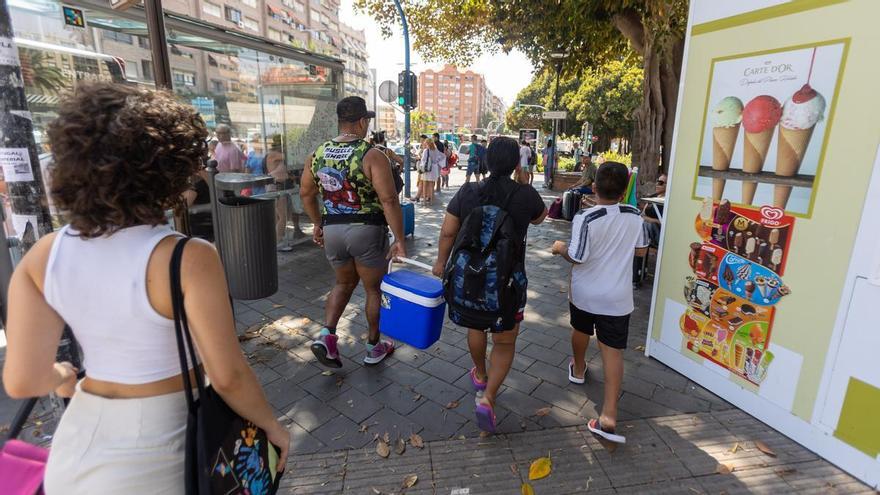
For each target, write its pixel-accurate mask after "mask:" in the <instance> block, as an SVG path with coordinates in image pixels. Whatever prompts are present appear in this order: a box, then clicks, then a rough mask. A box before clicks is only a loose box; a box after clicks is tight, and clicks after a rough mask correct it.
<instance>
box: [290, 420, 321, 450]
mask: <svg viewBox="0 0 880 495" xmlns="http://www.w3.org/2000/svg"><path fill="white" fill-rule="evenodd" d="M284 426H285V427H286V428H287V429H288V430H289V431H290V453H291V455H297V454H311V453H313V452H317V451H319V450H321V449H322V448H324V447H325V445H324V444H323V443H321V441H320V440H318V439H317V438H315V437H313V436H312V435H311V434H310V433H309V432H308V431H306V430H305V428H303V427H302V426H300V425H298V424H296V423H294V422H292V421H290V420H288V421H287V423H286V424H285V425H284Z"/></svg>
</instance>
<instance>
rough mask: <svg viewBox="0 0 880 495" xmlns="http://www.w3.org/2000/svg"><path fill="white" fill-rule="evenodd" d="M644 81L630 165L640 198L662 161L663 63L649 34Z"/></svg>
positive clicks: (645, 44) (664, 115)
mask: <svg viewBox="0 0 880 495" xmlns="http://www.w3.org/2000/svg"><path fill="white" fill-rule="evenodd" d="M644 47H645V50H644V55H643V56H642V59H643V61H644V63H643V68H644V80H643V82H642V104H641V105H639V108H638V109H637V110H636V111H635V117H636V126H635V127H636V128H635V139H634V140H633V141H634V143H633V160H632V162H633V166H637V167H639V175H638V187H639V195H640V196H641V195H642V194H643V193H644V192H646V191H647V190H648V189H649V188H650V184H651V183H653V182H654V181H655V180H656V179H657V175H658V170H659V167H660V163H661V161H662V159H663V157H662V154H661V148H662V145H663V129H664V121H665V118H666V106H665V99H664V98H663V86H662V84H661V79H660V74H661V72H663V69H662V68H661V67H660V66H661V65H662V63H663V60H662V59H661V57H660V54H659V53H658V51H657V47H655V46H654V36H653V33H651V32H650V31H646V32H645V36H644Z"/></svg>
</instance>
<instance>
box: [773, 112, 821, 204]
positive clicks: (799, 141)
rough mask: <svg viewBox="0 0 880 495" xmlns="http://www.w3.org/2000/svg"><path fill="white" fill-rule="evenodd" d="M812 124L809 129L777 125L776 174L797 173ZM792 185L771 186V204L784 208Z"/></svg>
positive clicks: (811, 132) (787, 174) (810, 134)
mask: <svg viewBox="0 0 880 495" xmlns="http://www.w3.org/2000/svg"><path fill="white" fill-rule="evenodd" d="M815 128H816V126H812V127H810V128H809V129H787V128H785V127H782V126H779V142H778V144H777V150H776V175H778V176H780V177H792V176H794V175H796V174H797V173H798V170H799V169H800V167H801V162H802V161H803V159H804V153H805V152H806V151H807V146H809V145H810V138H811V137H812V136H813V129H815ZM791 187H792V186H783V185H775V186H773V206H776V207H779V208H782V209H785V206H786V205H787V204H788V198H789V197H790V196H791Z"/></svg>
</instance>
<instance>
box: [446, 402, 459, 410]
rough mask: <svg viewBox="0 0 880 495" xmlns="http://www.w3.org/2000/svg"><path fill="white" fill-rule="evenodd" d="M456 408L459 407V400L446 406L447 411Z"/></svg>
mask: <svg viewBox="0 0 880 495" xmlns="http://www.w3.org/2000/svg"><path fill="white" fill-rule="evenodd" d="M456 407H458V401H457V400H454V401H452V402H450V403H449V404H446V409H455V408H456Z"/></svg>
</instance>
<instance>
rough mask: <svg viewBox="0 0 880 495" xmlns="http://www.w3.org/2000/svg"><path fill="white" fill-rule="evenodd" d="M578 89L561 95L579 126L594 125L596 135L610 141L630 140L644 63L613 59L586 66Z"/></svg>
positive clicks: (639, 98) (565, 106) (639, 100)
mask: <svg viewBox="0 0 880 495" xmlns="http://www.w3.org/2000/svg"><path fill="white" fill-rule="evenodd" d="M578 79H579V81H580V85H579V86H578V87H577V89H576V90H574V91H570V92H568V93H565V94H563V95H562V97H561V105H562V106H563V108H566V109H567V110H568V111H569V112H571V113H573V114H574V116H575V118H576V119H577V121H578V128H580V125H582V124H583V122H590V123H591V124H592V125H593V134H594V135H596V136H600V137H601V138H602V139H603V140H605V141H607V140H610V139H611V138H616V137H624V138H627V139H630V138H631V137H632V135H633V133H634V132H635V118H634V113H635V111H636V110H637V109H638V108H639V104H640V103H641V99H642V98H641V90H642V84H643V77H642V68H641V64H638V63H636V61H634V60H610V61H608V62H606V63H605V64H602V66H601V67H594V68H590V69H586V70H585V71H584V72H583V74H582V75H581V77H580V78H578Z"/></svg>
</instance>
